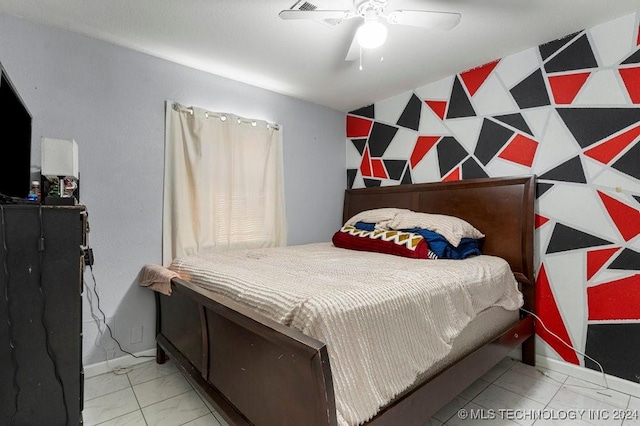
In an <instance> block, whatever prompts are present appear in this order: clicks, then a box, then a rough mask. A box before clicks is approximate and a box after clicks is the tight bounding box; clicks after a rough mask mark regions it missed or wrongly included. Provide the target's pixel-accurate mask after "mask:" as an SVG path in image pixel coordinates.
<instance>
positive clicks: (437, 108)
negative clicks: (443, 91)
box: [424, 101, 447, 120]
mask: <svg viewBox="0 0 640 426" xmlns="http://www.w3.org/2000/svg"><path fill="white" fill-rule="evenodd" d="M424 103H426V104H427V106H428V107H429V108H431V110H432V111H433V112H435V113H436V115H437V116H438V117H440V120H444V115H445V114H446V112H447V101H424Z"/></svg>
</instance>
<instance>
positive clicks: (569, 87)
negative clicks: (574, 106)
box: [548, 72, 591, 104]
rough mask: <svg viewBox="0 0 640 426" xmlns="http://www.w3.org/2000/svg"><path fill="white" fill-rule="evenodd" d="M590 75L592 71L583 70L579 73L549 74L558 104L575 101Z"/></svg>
mask: <svg viewBox="0 0 640 426" xmlns="http://www.w3.org/2000/svg"><path fill="white" fill-rule="evenodd" d="M590 75H591V73H589V72H581V73H578V74H567V75H555V76H549V77H548V79H549V85H550V86H551V92H552V93H553V99H554V100H555V102H556V104H570V103H571V102H573V100H574V99H575V97H576V95H577V94H578V92H579V91H580V89H581V88H582V86H584V83H585V81H587V78H589V76H590Z"/></svg>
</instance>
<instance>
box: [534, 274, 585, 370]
mask: <svg viewBox="0 0 640 426" xmlns="http://www.w3.org/2000/svg"><path fill="white" fill-rule="evenodd" d="M536 310H537V311H538V312H537V315H538V316H539V317H540V318H541V319H542V322H544V324H545V326H546V327H547V328H548V329H549V330H551V331H552V332H553V333H554V334H556V335H557V336H558V337H559V338H561V339H562V340H563V341H564V342H565V343H567V344H568V345H572V342H571V338H570V337H569V333H568V332H567V328H566V327H565V325H564V321H563V320H562V315H561V314H560V311H559V310H558V305H557V303H556V299H555V297H554V296H553V292H552V291H551V285H550V284H549V279H548V278H547V272H546V271H545V269H544V265H542V266H541V267H540V272H539V273H538V279H537V280H536ZM536 334H537V335H538V336H540V338H541V339H542V340H544V341H545V342H547V344H548V345H549V346H551V347H552V348H553V349H554V350H555V351H556V352H557V353H558V355H560V356H561V357H562V359H564V360H565V361H567V362H571V363H573V364H576V365H580V361H579V360H578V356H577V355H576V353H575V352H574V351H572V350H571V349H569V348H568V347H567V346H565V345H564V344H563V343H562V342H560V341H559V340H558V339H557V338H555V337H553V335H551V333H549V332H548V331H547V330H545V329H544V327H541V326H539V325H538V324H536ZM572 346H573V345H572Z"/></svg>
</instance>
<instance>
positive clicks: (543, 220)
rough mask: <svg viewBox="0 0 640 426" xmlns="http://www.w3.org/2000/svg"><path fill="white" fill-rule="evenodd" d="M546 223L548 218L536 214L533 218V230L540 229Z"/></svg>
mask: <svg viewBox="0 0 640 426" xmlns="http://www.w3.org/2000/svg"><path fill="white" fill-rule="evenodd" d="M547 222H549V218H547V217H544V216H540V215H539V214H538V213H536V216H535V228H536V229H538V228H540V227H541V226H542V225H544V224H545V223H547Z"/></svg>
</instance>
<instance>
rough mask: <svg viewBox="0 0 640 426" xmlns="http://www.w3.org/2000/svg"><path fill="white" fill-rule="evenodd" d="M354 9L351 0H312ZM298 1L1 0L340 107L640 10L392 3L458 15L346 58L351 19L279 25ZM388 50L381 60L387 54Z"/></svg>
mask: <svg viewBox="0 0 640 426" xmlns="http://www.w3.org/2000/svg"><path fill="white" fill-rule="evenodd" d="M308 1H310V2H312V3H314V4H316V5H317V6H319V7H320V8H324V9H351V8H352V7H353V0H308ZM295 3H296V0H36V1H25V0H0V12H5V13H8V14H12V15H17V16H22V17H24V18H27V19H29V20H33V21H36V22H40V23H45V24H49V25H52V26H55V27H59V28H64V29H67V30H70V31H73V32H77V33H81V34H85V35H88V36H91V37H95V38H98V39H102V40H106V41H109V42H112V43H115V44H118V45H122V46H125V47H128V48H131V49H134V50H137V51H140V52H144V53H148V54H150V55H154V56H158V57H160V58H164V59H167V60H170V61H173V62H177V63H180V64H183V65H187V66H190V67H193V68H197V69H201V70H204V71H208V72H211V73H214V74H218V75H221V76H225V77H228V78H232V79H234V80H239V81H242V82H245V83H249V84H252V85H255V86H259V87H263V88H266V89H269V90H272V91H275V92H279V93H283V94H286V95H290V96H293V97H297V98H301V99H305V100H309V101H311V102H314V103H317V104H321V105H326V106H328V107H331V108H334V109H337V110H340V111H345V112H346V111H350V110H353V109H355V108H358V107H361V106H365V105H368V104H371V103H373V102H375V101H379V100H383V99H386V98H388V97H390V96H392V95H395V94H398V93H401V92H404V91H406V90H410V89H413V88H417V87H420V86H422V85H424V84H427V83H429V82H432V81H436V80H439V79H441V78H443V77H446V76H449V75H453V74H456V73H458V72H461V71H464V70H467V69H469V68H471V67H475V66H478V65H482V64H484V63H486V62H489V61H491V60H494V59H497V58H502V57H505V56H508V55H510V54H513V53H516V52H519V51H522V50H525V49H527V48H529V47H533V46H536V45H538V44H542V43H545V42H547V41H551V40H554V39H556V38H559V37H562V36H565V35H568V34H570V33H572V32H575V31H577V30H580V29H584V28H591V27H593V26H595V25H597V24H599V23H603V22H606V21H609V20H612V19H614V18H617V17H620V16H623V15H626V14H629V13H632V12H635V11H637V10H640V0H389V6H388V8H387V10H393V9H408V10H411V9H428V10H434V11H443V12H459V13H461V14H462V20H461V22H460V24H459V25H458V26H457V27H455V28H454V29H452V30H450V31H446V32H443V31H436V30H427V29H423V28H414V27H401V26H392V27H390V29H389V36H388V39H387V42H386V43H385V45H384V46H383V47H381V48H379V49H376V50H374V51H370V52H365V56H364V58H363V65H364V69H363V70H362V71H360V70H359V69H358V63H357V61H355V62H345V61H344V57H345V54H346V52H347V50H348V48H349V45H350V42H351V39H352V37H353V34H354V32H355V29H356V27H357V25H358V21H356V20H348V21H343V22H342V23H340V24H339V25H336V26H334V27H331V26H329V25H326V24H322V23H318V22H314V21H297V20H296V21H284V20H281V19H280V18H279V17H278V12H279V11H280V10H283V9H289V8H290V7H292V6H293V5H294V4H295ZM381 56H383V58H384V61H382V62H381V61H380V57H381Z"/></svg>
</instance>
